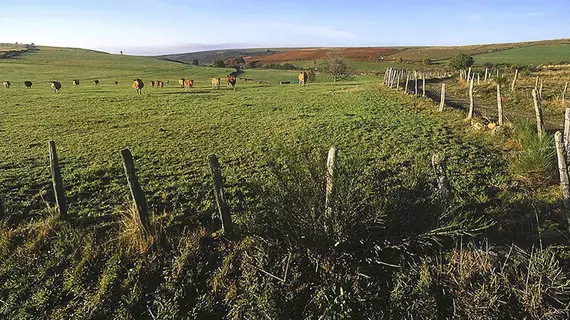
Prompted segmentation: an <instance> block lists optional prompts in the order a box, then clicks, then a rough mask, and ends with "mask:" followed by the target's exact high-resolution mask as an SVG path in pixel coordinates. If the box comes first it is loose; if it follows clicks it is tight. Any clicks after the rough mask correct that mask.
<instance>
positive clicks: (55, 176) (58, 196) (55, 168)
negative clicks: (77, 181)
mask: <svg viewBox="0 0 570 320" xmlns="http://www.w3.org/2000/svg"><path fill="white" fill-rule="evenodd" d="M48 147H49V163H50V172H51V180H52V183H53V193H54V195H55V203H56V204H57V210H58V212H59V215H60V216H61V217H63V218H65V217H66V216H67V202H66V199H65V192H64V190H63V181H62V179H61V171H60V169H59V161H58V159H57V151H56V149H55V141H53V140H50V141H49V142H48Z"/></svg>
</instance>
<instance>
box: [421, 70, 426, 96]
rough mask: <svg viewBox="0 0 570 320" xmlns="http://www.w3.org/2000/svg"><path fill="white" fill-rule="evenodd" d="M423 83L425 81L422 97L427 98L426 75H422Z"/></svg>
mask: <svg viewBox="0 0 570 320" xmlns="http://www.w3.org/2000/svg"><path fill="white" fill-rule="evenodd" d="M422 81H423V82H422V91H423V94H422V97H425V96H426V75H425V74H423V73H422Z"/></svg>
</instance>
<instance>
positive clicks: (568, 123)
mask: <svg viewBox="0 0 570 320" xmlns="http://www.w3.org/2000/svg"><path fill="white" fill-rule="evenodd" d="M564 147H565V148H566V154H567V155H568V156H570V108H566V109H564Z"/></svg>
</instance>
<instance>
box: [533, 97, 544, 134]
mask: <svg viewBox="0 0 570 320" xmlns="http://www.w3.org/2000/svg"><path fill="white" fill-rule="evenodd" d="M532 99H533V100H534V111H535V113H536V130H537V133H538V138H540V139H542V136H543V134H544V121H543V119H542V104H541V101H540V94H539V93H538V91H537V90H536V89H534V90H532Z"/></svg>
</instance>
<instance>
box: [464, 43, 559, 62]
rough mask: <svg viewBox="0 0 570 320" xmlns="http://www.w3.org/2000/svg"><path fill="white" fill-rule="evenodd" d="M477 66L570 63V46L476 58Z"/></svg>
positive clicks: (489, 54)
mask: <svg viewBox="0 0 570 320" xmlns="http://www.w3.org/2000/svg"><path fill="white" fill-rule="evenodd" d="M474 58H475V64H478V65H482V64H484V63H487V62H490V63H493V64H500V63H506V64H520V65H541V64H542V65H548V64H558V63H564V64H566V63H569V62H570V44H557V45H543V46H532V47H524V48H516V49H510V50H504V51H498V52H493V53H485V54H479V55H476V56H474Z"/></svg>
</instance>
